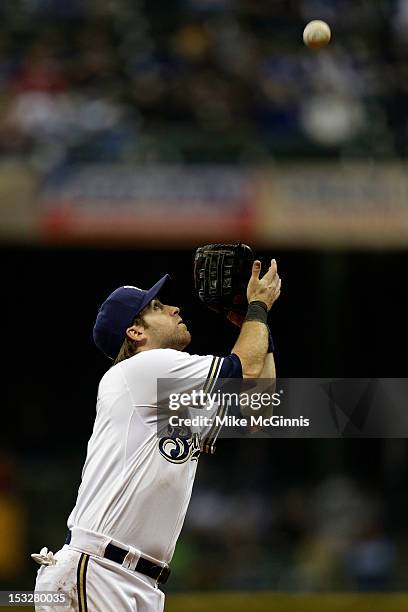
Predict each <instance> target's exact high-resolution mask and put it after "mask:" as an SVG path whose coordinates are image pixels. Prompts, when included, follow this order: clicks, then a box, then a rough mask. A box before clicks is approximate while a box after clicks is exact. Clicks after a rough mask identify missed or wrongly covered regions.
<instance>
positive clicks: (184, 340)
mask: <svg viewBox="0 0 408 612" xmlns="http://www.w3.org/2000/svg"><path fill="white" fill-rule="evenodd" d="M179 340H180V345H182V346H183V349H185V348H186V346H188V345H189V344H190V342H191V334H190V332H189V331H188V329H187V327H186V328H185V329H181V330H180V332H179Z"/></svg>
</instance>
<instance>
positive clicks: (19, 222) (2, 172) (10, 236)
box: [0, 160, 38, 243]
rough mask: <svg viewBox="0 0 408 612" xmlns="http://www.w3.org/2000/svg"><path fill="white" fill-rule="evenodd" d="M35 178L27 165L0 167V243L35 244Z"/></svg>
mask: <svg viewBox="0 0 408 612" xmlns="http://www.w3.org/2000/svg"><path fill="white" fill-rule="evenodd" d="M37 184H38V178H37V176H36V175H35V173H34V172H33V171H32V169H30V168H29V166H28V164H24V163H23V162H18V161H9V160H4V161H2V162H1V163H0V239H1V241H2V242H5V243H7V242H13V241H14V240H18V241H35V240H36V239H37V237H38V236H37V217H36V207H35V194H36V190H37Z"/></svg>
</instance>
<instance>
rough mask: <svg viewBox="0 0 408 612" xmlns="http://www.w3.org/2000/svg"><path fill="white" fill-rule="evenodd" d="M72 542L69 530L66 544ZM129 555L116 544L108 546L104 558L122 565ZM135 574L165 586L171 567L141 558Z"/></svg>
mask: <svg viewBox="0 0 408 612" xmlns="http://www.w3.org/2000/svg"><path fill="white" fill-rule="evenodd" d="M70 542H71V531H70V530H68V533H67V537H66V538H65V544H69V543H70ZM127 553H128V551H127V550H125V549H124V548H120V547H119V546H115V545H114V544H108V545H107V546H106V548H105V552H104V554H103V557H104V558H105V559H109V561H115V562H116V563H119V564H120V565H122V564H123V561H124V558H125V557H126V555H127ZM135 572H140V573H141V574H145V576H149V577H150V578H153V579H154V580H156V581H157V583H158V584H164V583H165V582H167V579H168V577H169V576H170V568H169V567H167V566H166V565H157V564H156V563H153V561H149V559H145V558H144V557H140V558H139V560H138V562H137V563H136V567H135Z"/></svg>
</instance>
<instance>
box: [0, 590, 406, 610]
mask: <svg viewBox="0 0 408 612" xmlns="http://www.w3.org/2000/svg"><path fill="white" fill-rule="evenodd" d="M65 609H66V608H62V607H59V608H55V610H61V612H63V611H64V610H65ZM3 610H4V612H8V611H9V610H21V612H34V608H31V607H22V608H20V607H14V608H13V607H10V606H8V607H0V612H2V611H3ZM407 610H408V594H402V593H401V594H390V595H383V594H381V595H377V594H372V595H354V594H341V595H340V594H339V595H337V594H330V595H326V594H319V595H287V594H284V593H202V594H201V593H188V594H187V593H186V594H178V595H169V596H168V597H167V599H166V608H165V612H248V611H249V612H406V611H407ZM92 612H104V611H103V610H100V611H99V610H98V611H92ZM117 612H120V610H118V611H117Z"/></svg>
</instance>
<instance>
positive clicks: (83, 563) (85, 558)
mask: <svg viewBox="0 0 408 612" xmlns="http://www.w3.org/2000/svg"><path fill="white" fill-rule="evenodd" d="M88 563H89V555H86V554H85V553H82V555H81V556H80V558H79V562H78V569H77V589H78V612H88V602H87V600H86V571H87V569H88Z"/></svg>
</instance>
